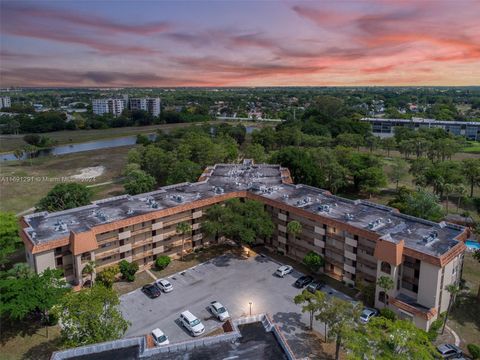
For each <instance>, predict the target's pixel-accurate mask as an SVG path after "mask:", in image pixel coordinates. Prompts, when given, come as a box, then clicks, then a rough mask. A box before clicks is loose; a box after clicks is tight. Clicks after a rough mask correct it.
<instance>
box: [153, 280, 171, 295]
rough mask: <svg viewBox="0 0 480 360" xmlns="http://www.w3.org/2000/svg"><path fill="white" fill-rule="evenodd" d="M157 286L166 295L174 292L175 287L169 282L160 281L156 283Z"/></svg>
mask: <svg viewBox="0 0 480 360" xmlns="http://www.w3.org/2000/svg"><path fill="white" fill-rule="evenodd" d="M155 284H156V285H157V287H158V288H159V289H160V290H162V291H163V292H165V293H168V292H170V291H172V290H173V285H172V284H171V283H170V281H168V280H165V279H159V280H157V281H156V282H155Z"/></svg>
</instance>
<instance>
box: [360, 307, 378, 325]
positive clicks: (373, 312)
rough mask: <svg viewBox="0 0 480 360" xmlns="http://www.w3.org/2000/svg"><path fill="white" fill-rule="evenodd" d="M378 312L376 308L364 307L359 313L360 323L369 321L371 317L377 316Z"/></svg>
mask: <svg viewBox="0 0 480 360" xmlns="http://www.w3.org/2000/svg"><path fill="white" fill-rule="evenodd" d="M378 314H379V313H378V310H377V309H372V308H365V309H363V311H362V314H361V315H360V322H361V323H362V324H366V323H367V322H369V321H370V319H371V318H373V317H374V316H378Z"/></svg>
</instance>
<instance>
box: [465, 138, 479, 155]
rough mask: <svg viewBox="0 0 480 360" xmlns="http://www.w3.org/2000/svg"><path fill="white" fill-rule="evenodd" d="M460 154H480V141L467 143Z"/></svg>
mask: <svg viewBox="0 0 480 360" xmlns="http://www.w3.org/2000/svg"><path fill="white" fill-rule="evenodd" d="M462 152H464V153H471V154H480V141H469V142H468V146H466V147H464V148H463V149H462Z"/></svg>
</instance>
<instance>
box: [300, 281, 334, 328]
mask: <svg viewBox="0 0 480 360" xmlns="http://www.w3.org/2000/svg"><path fill="white" fill-rule="evenodd" d="M325 297H326V295H325V293H324V292H322V291H316V292H315V293H314V294H312V293H311V292H310V291H308V290H303V291H302V292H301V293H300V294H298V295H297V296H295V297H294V298H293V302H294V303H295V304H297V305H299V304H301V305H302V312H304V313H308V314H309V315H310V324H309V328H310V330H313V319H314V317H315V314H316V313H317V312H318V311H319V310H320V309H321V308H322V304H323V303H324V302H325Z"/></svg>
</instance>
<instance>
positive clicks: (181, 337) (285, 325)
mask: <svg viewBox="0 0 480 360" xmlns="http://www.w3.org/2000/svg"><path fill="white" fill-rule="evenodd" d="M278 266H279V264H278V263H276V262H275V261H273V260H271V259H269V258H268V257H263V256H260V255H259V256H255V257H252V258H249V259H240V258H237V257H234V256H233V255H223V256H220V257H217V258H214V259H212V260H210V261H208V262H205V263H203V264H200V265H198V266H196V267H194V268H191V269H189V270H186V271H185V272H182V273H179V274H174V275H172V276H170V277H168V280H169V281H170V282H171V283H172V284H173V287H174V290H173V291H172V292H170V293H167V294H165V293H162V295H161V296H160V297H158V298H156V299H150V298H148V297H147V296H146V295H145V294H143V293H142V292H141V291H140V289H138V290H135V291H133V292H131V293H129V294H125V295H123V296H121V298H120V300H121V310H122V312H123V314H124V317H125V318H126V319H127V320H129V321H130V322H131V323H132V324H131V326H130V328H129V329H128V331H127V333H126V336H127V337H129V336H137V335H144V334H148V333H150V332H151V331H152V329H154V328H157V327H158V328H160V329H161V330H163V331H164V332H165V334H166V335H167V336H168V337H169V338H170V342H180V341H185V340H189V339H192V337H191V335H190V334H189V333H188V332H187V331H186V330H185V329H184V328H183V327H182V326H180V323H179V321H178V317H179V315H180V313H181V312H182V311H184V310H190V311H191V312H192V313H193V314H194V315H196V316H197V317H198V318H199V319H200V320H201V321H202V322H203V324H204V325H205V328H206V329H205V334H204V335H203V336H205V335H206V334H208V333H209V332H211V331H213V330H214V329H216V328H218V327H219V326H220V325H221V323H220V322H219V321H217V320H216V319H215V318H213V317H212V315H211V314H210V313H209V312H208V310H207V306H208V305H209V304H210V302H211V301H214V300H217V301H220V302H221V303H222V304H223V305H224V306H225V307H226V308H227V310H228V311H229V313H230V315H231V317H232V318H238V317H240V316H242V315H248V314H249V313H250V303H251V311H252V314H256V313H269V314H270V315H271V316H272V318H273V320H274V321H275V322H276V323H277V324H278V325H279V326H280V329H281V330H282V331H283V332H284V334H285V336H286V338H287V341H288V342H289V345H290V347H292V349H293V350H294V352H296V353H297V354H298V355H301V356H307V355H308V354H307V353H306V352H310V349H309V347H310V346H312V344H308V343H309V341H308V336H307V334H306V333H305V330H306V328H305V324H308V315H307V314H302V313H301V308H300V306H298V305H295V304H294V303H293V297H294V296H295V295H297V294H298V293H299V291H300V290H299V289H297V288H295V287H294V286H293V283H294V282H295V280H296V279H297V278H298V277H300V276H301V275H302V274H300V273H298V272H296V271H295V270H294V271H293V272H292V273H290V274H288V275H286V276H285V277H284V278H279V277H277V276H275V275H274V272H275V270H276V269H277V268H278ZM324 291H327V292H330V293H332V295H334V296H339V297H342V298H345V299H348V297H346V295H344V294H342V293H338V292H336V291H335V290H333V289H331V288H325V289H324ZM317 325H318V324H317ZM318 329H319V330H320V331H321V330H322V327H321V326H319V327H318ZM312 342H313V343H314V342H317V343H318V339H316V338H315V339H312Z"/></svg>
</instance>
